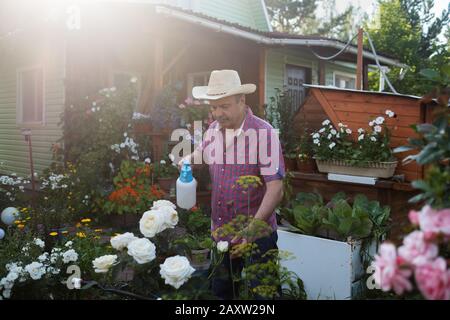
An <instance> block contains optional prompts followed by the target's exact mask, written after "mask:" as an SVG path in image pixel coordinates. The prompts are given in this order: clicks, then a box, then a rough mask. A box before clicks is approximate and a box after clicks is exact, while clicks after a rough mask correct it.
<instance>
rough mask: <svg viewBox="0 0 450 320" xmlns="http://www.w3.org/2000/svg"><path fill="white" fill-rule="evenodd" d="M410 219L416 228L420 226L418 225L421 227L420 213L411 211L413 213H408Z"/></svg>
mask: <svg viewBox="0 0 450 320" xmlns="http://www.w3.org/2000/svg"><path fill="white" fill-rule="evenodd" d="M408 218H409V221H410V222H411V223H412V224H413V225H415V226H418V225H419V211H414V210H411V211H410V212H409V213H408Z"/></svg>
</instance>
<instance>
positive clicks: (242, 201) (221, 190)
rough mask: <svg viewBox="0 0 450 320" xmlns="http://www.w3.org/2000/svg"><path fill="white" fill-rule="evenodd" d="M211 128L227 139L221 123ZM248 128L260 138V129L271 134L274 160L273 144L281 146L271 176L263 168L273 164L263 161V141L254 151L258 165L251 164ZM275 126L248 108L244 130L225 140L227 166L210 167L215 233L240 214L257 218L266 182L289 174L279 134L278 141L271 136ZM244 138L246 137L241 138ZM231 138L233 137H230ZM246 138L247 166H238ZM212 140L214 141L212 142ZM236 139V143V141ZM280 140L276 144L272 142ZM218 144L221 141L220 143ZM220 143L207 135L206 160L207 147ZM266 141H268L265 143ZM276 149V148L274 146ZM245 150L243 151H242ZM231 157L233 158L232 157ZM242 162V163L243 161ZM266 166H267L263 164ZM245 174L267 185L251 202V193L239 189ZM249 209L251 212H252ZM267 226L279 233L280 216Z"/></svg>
mask: <svg viewBox="0 0 450 320" xmlns="http://www.w3.org/2000/svg"><path fill="white" fill-rule="evenodd" d="M209 129H211V130H216V132H217V131H221V132H222V134H223V136H224V137H226V135H225V130H224V129H221V128H220V126H219V123H218V122H217V121H214V122H213V123H211V125H210V126H209ZM248 129H255V130H256V132H258V137H259V135H260V134H261V133H260V132H261V131H258V129H265V130H266V131H263V132H267V140H266V141H267V149H268V151H267V153H268V154H267V155H268V157H270V154H271V152H270V150H271V144H272V143H275V144H277V145H278V150H279V151H278V152H279V155H278V161H279V162H278V166H276V167H273V168H274V174H271V175H262V174H261V173H262V172H261V169H262V168H263V167H269V164H270V163H267V162H266V161H263V162H261V161H260V158H259V148H260V145H261V141H260V140H258V141H259V143H258V145H257V146H253V148H255V147H256V148H257V149H253V151H254V150H256V151H257V152H256V153H257V155H255V154H252V156H253V157H255V156H256V158H254V159H256V160H257V161H256V163H255V161H250V160H251V158H249V155H250V153H249V150H250V148H249V139H248V138H245V134H244V133H245V132H247V130H248ZM272 130H274V129H273V127H272V126H271V125H270V124H269V123H267V122H266V121H264V120H262V119H260V118H258V117H256V116H254V115H253V113H252V111H251V109H250V108H249V107H247V112H246V116H245V119H244V122H243V123H242V125H241V128H239V129H238V130H236V131H235V132H234V137H233V136H231V139H223V140H228V141H221V142H222V143H223V148H222V151H224V152H223V161H222V163H223V164H218V163H212V164H209V172H210V174H211V182H212V196H211V220H212V221H211V229H212V231H214V230H215V229H217V228H218V227H220V226H222V225H223V224H226V223H228V222H229V221H230V220H232V219H233V218H234V217H236V216H237V215H239V214H243V215H247V213H249V214H250V215H251V216H252V217H253V216H255V214H256V212H257V211H258V209H259V206H260V205H261V202H262V199H263V197H264V194H265V192H266V184H265V183H266V182H269V181H273V180H277V179H280V180H281V179H283V177H284V175H285V169H284V160H283V153H282V151H281V146H280V143H279V140H278V135H277V134H275V137H276V139H273V138H271V133H272V134H273V133H274V131H272ZM241 135H242V137H240V136H241ZM229 136H230V135H229ZM239 138H241V139H245V163H243V164H237V163H238V162H237V161H236V160H237V155H238V144H237V141H238V139H239ZM211 140H212V141H211ZM232 140H234V143H233V141H232ZM272 140H276V141H272ZM216 141H217V142H216ZM218 141H219V140H216V139H211V135H208V134H207V135H206V138H205V140H204V141H203V143H202V145H201V147H200V148H201V150H204V151H205V157H207V152H206V150H205V149H204V148H206V147H207V146H208V145H210V144H211V143H215V142H216V143H219V142H218ZM263 141H264V140H263ZM215 147H216V146H210V148H212V149H213V148H215ZM233 147H234V162H233V163H234V164H229V162H230V161H228V163H227V161H226V160H227V158H226V155H227V153H230V152H232V151H233V150H232V149H233ZM274 148H276V145H275V146H274ZM241 150H242V149H241ZM213 156H214V157H216V155H215V154H213ZM229 157H230V155H229ZM216 159H217V158H216ZM241 162H242V161H241ZM263 163H264V164H263ZM244 175H253V176H259V177H260V178H262V179H261V181H262V182H263V186H262V187H259V188H253V189H251V190H250V192H249V194H250V202H248V200H249V199H248V197H249V194H248V193H243V192H242V191H243V190H242V189H240V188H238V185H237V184H236V181H237V180H238V179H239V177H240V176H244ZM249 203H250V208H248V204H249ZM248 209H249V210H248ZM267 223H268V224H269V225H270V226H271V227H272V229H273V230H274V231H275V230H276V228H277V222H276V215H275V212H273V213H272V215H271V216H270V218H269V219H268V221H267Z"/></svg>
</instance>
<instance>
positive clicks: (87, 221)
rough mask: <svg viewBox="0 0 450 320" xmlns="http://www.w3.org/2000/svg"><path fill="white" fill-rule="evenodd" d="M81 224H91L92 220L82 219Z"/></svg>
mask: <svg viewBox="0 0 450 320" xmlns="http://www.w3.org/2000/svg"><path fill="white" fill-rule="evenodd" d="M81 222H83V223H89V222H91V219H89V218H87V219H82V220H81Z"/></svg>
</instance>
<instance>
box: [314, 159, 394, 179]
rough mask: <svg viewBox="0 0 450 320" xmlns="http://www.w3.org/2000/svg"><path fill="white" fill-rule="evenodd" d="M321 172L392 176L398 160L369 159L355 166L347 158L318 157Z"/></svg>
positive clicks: (377, 176)
mask: <svg viewBox="0 0 450 320" xmlns="http://www.w3.org/2000/svg"><path fill="white" fill-rule="evenodd" d="M316 164H317V168H318V169H319V172H324V173H336V174H346V175H352V176H363V177H373V178H390V177H392V176H393V175H394V172H395V168H396V167H397V164H398V161H392V162H372V161H367V162H366V163H365V164H363V165H358V166H355V165H353V164H350V163H349V162H348V161H345V160H318V159H316Z"/></svg>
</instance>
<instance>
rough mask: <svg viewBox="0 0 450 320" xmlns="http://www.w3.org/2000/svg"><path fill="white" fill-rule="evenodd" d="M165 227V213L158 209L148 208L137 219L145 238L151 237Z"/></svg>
mask: <svg viewBox="0 0 450 320" xmlns="http://www.w3.org/2000/svg"><path fill="white" fill-rule="evenodd" d="M166 228H167V225H166V215H165V213H164V212H163V211H160V210H149V211H146V212H144V214H143V215H142V218H141V220H140V221H139V230H140V231H141V233H142V234H143V235H144V236H145V237H147V238H153V237H154V236H155V235H157V234H158V233H160V232H162V231H164V230H165V229H166Z"/></svg>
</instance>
